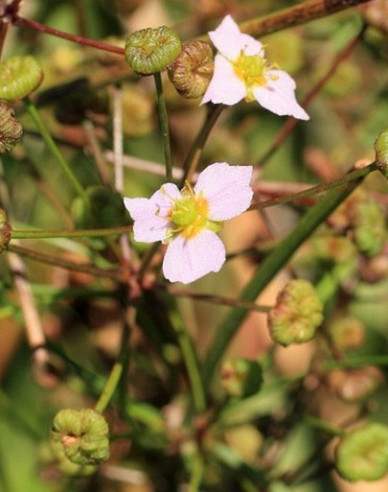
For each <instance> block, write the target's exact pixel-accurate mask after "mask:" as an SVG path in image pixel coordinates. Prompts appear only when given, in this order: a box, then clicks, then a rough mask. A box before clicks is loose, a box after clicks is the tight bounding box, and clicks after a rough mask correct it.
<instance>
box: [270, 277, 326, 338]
mask: <svg viewBox="0 0 388 492" xmlns="http://www.w3.org/2000/svg"><path fill="white" fill-rule="evenodd" d="M322 311H323V306H322V302H321V301H320V300H319V298H318V296H317V294H316V292H315V289H314V287H313V286H312V285H311V284H310V282H308V281H307V280H303V279H296V280H291V281H290V282H288V284H287V285H286V286H285V287H284V289H283V290H282V291H281V292H280V293H279V295H278V298H277V300H276V305H275V306H274V307H273V308H272V309H271V311H270V313H269V315H268V323H269V330H270V333H271V335H272V338H273V339H274V341H275V342H276V343H280V344H281V345H285V346H287V345H290V344H292V343H304V342H307V341H308V340H311V339H312V338H313V337H314V335H315V332H316V330H317V328H318V326H319V325H320V324H321V323H322V321H323V314H322Z"/></svg>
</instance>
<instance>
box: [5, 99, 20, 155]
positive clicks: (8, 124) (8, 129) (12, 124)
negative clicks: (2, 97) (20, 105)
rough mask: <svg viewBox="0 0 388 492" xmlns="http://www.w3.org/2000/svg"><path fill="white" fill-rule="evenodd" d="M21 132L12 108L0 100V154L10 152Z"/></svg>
mask: <svg viewBox="0 0 388 492" xmlns="http://www.w3.org/2000/svg"><path fill="white" fill-rule="evenodd" d="M22 134H23V128H22V125H21V124H20V123H19V121H18V120H17V119H16V118H15V114H14V112H13V109H12V108H11V107H10V106H8V104H6V103H4V102H1V101H0V154H6V153H7V152H11V150H12V149H13V148H14V146H15V145H16V144H17V142H18V141H19V139H20V137H21V136H22Z"/></svg>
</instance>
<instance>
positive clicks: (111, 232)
mask: <svg viewBox="0 0 388 492" xmlns="http://www.w3.org/2000/svg"><path fill="white" fill-rule="evenodd" d="M131 230H132V226H122V227H112V228H109V229H79V230H78V231H67V230H58V231H28V230H25V231H23V230H18V229H14V230H12V235H11V238H12V239H49V238H54V237H66V238H69V237H103V236H115V235H119V234H124V233H126V232H130V231H131Z"/></svg>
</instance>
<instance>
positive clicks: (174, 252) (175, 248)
mask: <svg viewBox="0 0 388 492" xmlns="http://www.w3.org/2000/svg"><path fill="white" fill-rule="evenodd" d="M224 262H225V247H224V245H223V243H222V241H221V239H220V238H219V237H218V236H217V235H216V234H215V233H214V232H212V231H209V230H206V229H204V230H203V231H201V232H200V233H199V234H197V235H196V236H194V237H193V238H190V239H185V238H184V237H183V236H177V237H176V238H174V239H173V240H172V241H171V242H170V244H169V245H168V248H167V251H166V255H165V257H164V260H163V274H164V276H165V277H166V278H167V279H168V280H170V282H183V283H184V284H188V283H190V282H194V280H197V279H199V278H200V277H203V276H204V275H206V274H208V273H210V272H218V271H219V270H220V269H221V267H222V265H223V264H224Z"/></svg>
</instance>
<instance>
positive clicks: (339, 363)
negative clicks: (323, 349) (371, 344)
mask: <svg viewBox="0 0 388 492" xmlns="http://www.w3.org/2000/svg"><path fill="white" fill-rule="evenodd" d="M369 365H372V366H388V355H373V354H372V355H359V356H352V357H346V358H345V359H341V360H327V361H325V362H324V363H323V366H322V369H323V370H324V371H332V370H333V369H354V368H357V367H363V366H369Z"/></svg>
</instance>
